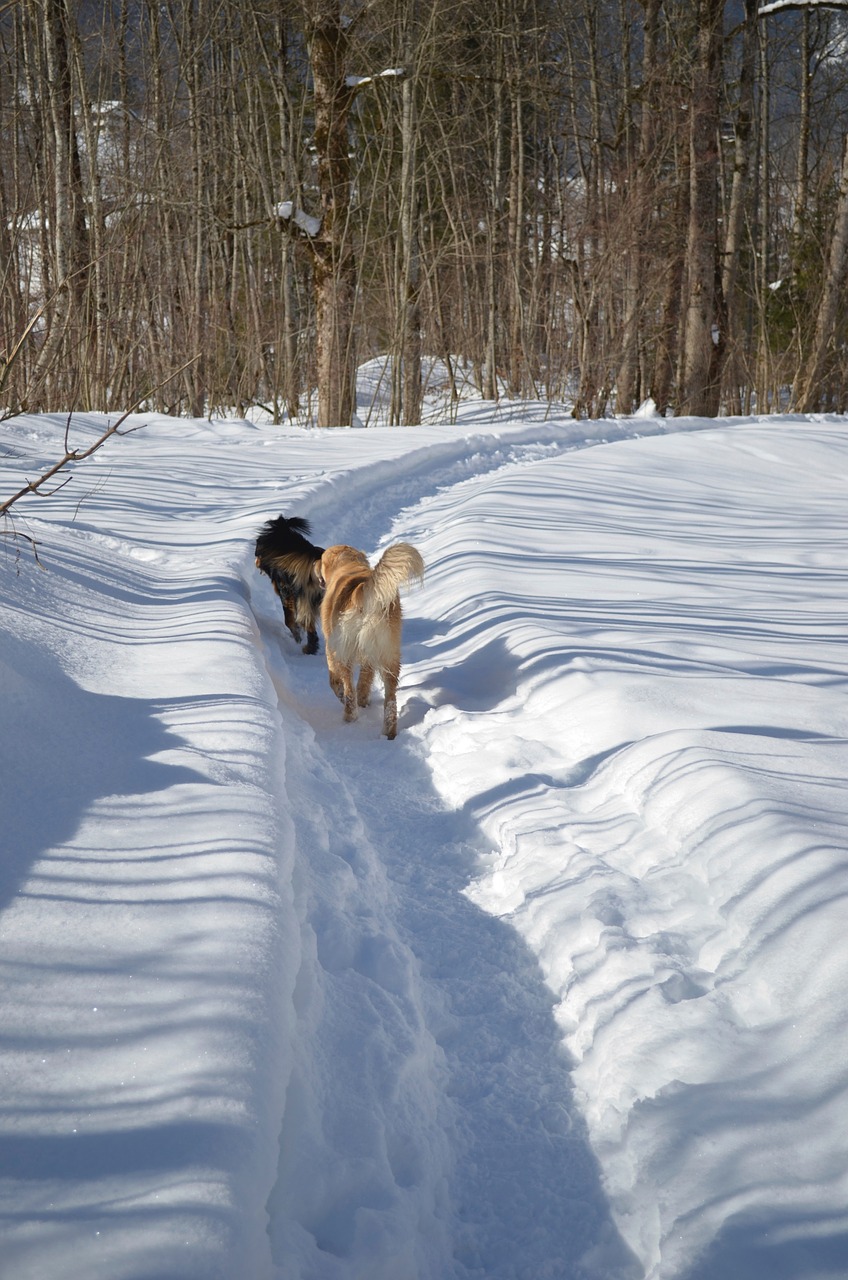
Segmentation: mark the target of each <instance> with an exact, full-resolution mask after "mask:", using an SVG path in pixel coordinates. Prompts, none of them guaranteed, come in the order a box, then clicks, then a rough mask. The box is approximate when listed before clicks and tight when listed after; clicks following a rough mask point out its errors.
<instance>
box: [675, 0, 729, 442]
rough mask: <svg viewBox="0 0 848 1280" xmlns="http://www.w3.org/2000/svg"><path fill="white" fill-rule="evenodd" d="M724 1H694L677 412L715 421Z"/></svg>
mask: <svg viewBox="0 0 848 1280" xmlns="http://www.w3.org/2000/svg"><path fill="white" fill-rule="evenodd" d="M723 17H724V0H699V4H698V36H697V46H696V51H695V64H694V68H693V75H692V96H691V112H692V132H691V136H690V152H691V170H690V190H691V195H690V207H689V235H688V241H687V249H686V265H687V291H688V306H687V310H686V330H685V339H684V348H683V377H682V400H681V406H680V407H681V410H682V412H683V413H686V414H693V415H696V416H701V417H715V415H716V414H717V413H718V408H719V391H720V384H719V377H718V374H719V368H720V364H721V344H722V342H723V335H722V334H721V333H718V332H716V328H717V322H718V316H719V297H718V293H719V290H720V287H721V284H720V276H719V274H718V271H717V249H718V245H717V238H718V174H719V151H718V131H719V101H720V87H721V38H722V19H723Z"/></svg>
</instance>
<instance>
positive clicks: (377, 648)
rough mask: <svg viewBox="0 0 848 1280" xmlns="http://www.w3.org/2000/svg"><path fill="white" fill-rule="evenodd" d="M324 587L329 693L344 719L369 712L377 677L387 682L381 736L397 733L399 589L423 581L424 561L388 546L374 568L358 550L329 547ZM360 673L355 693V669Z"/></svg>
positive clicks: (404, 546)
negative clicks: (366, 709) (363, 710)
mask: <svg viewBox="0 0 848 1280" xmlns="http://www.w3.org/2000/svg"><path fill="white" fill-rule="evenodd" d="M316 570H317V576H318V580H319V582H321V583H322V584H323V585H324V587H325V593H324V599H323V601H322V604H321V627H322V629H323V631H324V647H325V649H326V652H327V667H328V669H329V673H330V688H331V689H332V690H333V692H334V693H335V695H336V697H337V698H339V699H340V701H341V702H343V703H344V718H345V720H355V719H356V715H357V708H358V707H366V706H367V705H368V699H369V696H370V694H371V685H372V684H373V681H374V673H375V672H377V671H379V673H380V677H381V679H382V681H383V690H384V702H383V733H384V734H385V735H386V737H387V738H394V737H395V735H396V734H397V686H398V679H399V677H400V641H401V626H402V615H401V607H400V594H399V593H400V588H401V587H402V586H403V585H404V584H405V583H407V582H410V581H411V580H412V579H413V578H418V579H421V578H422V577H423V576H424V561H423V560H422V559H421V556H420V554H419V552H418V551H416V549H415V547H412V546H410V545H409V543H408V542H395V543H393V545H392V546H390V547H387V548H386V550H385V551H384V552H383V555H382V557H381V559H380V561H379V563H378V564H376V565H375V566H374V568H373V569H372V568H371V566H370V565H369V563H368V558H367V557H366V556H365V555H364V554H363V552H361V551H357V550H356V549H355V548H354V547H347V546H342V545H339V546H335V547H328V548H327V550H326V551H325V552H324V554H323V556H322V557H321V560H320V562H319V564H318V565H316ZM356 667H359V668H360V671H359V679H358V681H357V683H356V689H355V690H354V685H353V679H354V674H353V673H354V669H355V668H356Z"/></svg>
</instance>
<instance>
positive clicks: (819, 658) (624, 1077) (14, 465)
mask: <svg viewBox="0 0 848 1280" xmlns="http://www.w3.org/2000/svg"><path fill="white" fill-rule="evenodd" d="M132 421H133V425H139V426H141V429H140V430H138V431H134V432H133V433H131V434H129V435H127V436H124V437H123V438H122V439H119V440H113V441H112V442H111V443H110V444H109V445H108V446H107V447H106V448H105V449H103V450H102V451H101V452H99V453H98V454H96V455H95V456H94V457H92V458H91V459H90V460H89V461H88V462H86V463H85V464H83V465H81V466H80V467H79V468H78V470H77V471H76V472H75V473H74V477H73V479H72V481H71V483H70V484H69V485H67V486H66V487H65V488H63V489H61V490H60V491H59V492H57V493H56V494H55V495H54V496H52V497H50V498H45V499H29V500H28V501H27V502H25V503H21V504H19V505H18V506H17V507H16V508H15V511H16V513H17V514H16V519H15V528H16V529H17V531H18V532H19V533H27V534H30V535H32V536H34V537H35V538H36V539H37V541H38V544H39V556H40V559H41V561H42V563H43V565H44V568H43V569H42V568H40V567H39V566H38V565H37V564H36V563H35V561H34V559H33V556H32V553H31V548H30V546H29V544H28V543H27V542H26V541H24V540H21V539H19V540H17V541H15V540H14V539H13V538H12V537H11V536H8V535H9V534H11V532H12V528H11V526H10V525H9V524H8V523H7V526H6V531H7V536H6V537H5V538H4V539H3V541H2V544H0V592H2V613H0V680H1V681H2V684H1V685H0V688H1V689H2V693H0V796H2V816H3V825H2V830H3V857H2V861H1V862H0V973H2V989H1V990H0V1001H2V1008H1V1009H0V1070H2V1077H1V1078H2V1095H0V1096H1V1097H2V1102H1V1103H0V1106H1V1107H2V1118H0V1178H2V1181H0V1275H2V1280H471V1278H472V1277H473V1278H483V1280H507V1278H510V1280H511V1278H515V1280H518V1278H521V1280H641V1278H642V1277H650V1278H651V1280H765V1278H767V1280H824V1278H825V1277H828V1278H830V1280H833V1278H834V1277H843V1278H844V1277H845V1276H846V1275H848V1141H846V1133H848V943H846V941H845V935H846V926H845V909H846V903H845V898H846V894H848V858H846V849H848V831H846V825H848V801H846V779H848V748H847V747H846V742H847V741H848V700H846V678H848V656H846V648H845V637H846V632H848V570H846V565H848V523H846V474H848V423H846V422H845V421H844V420H842V419H832V420H818V419H788V418H785V419H774V418H770V419H763V420H744V421H743V420H734V421H731V422H706V421H687V420H680V421H674V422H661V421H659V420H656V419H652V418H649V417H644V418H634V419H630V420H626V421H617V422H602V423H591V424H590V423H578V422H574V421H572V419H571V418H569V417H568V416H567V415H566V414H565V413H564V412H563V413H562V414H561V415H556V414H551V413H550V412H549V411H547V410H545V409H544V408H543V407H542V406H532V405H528V406H521V407H520V408H517V407H512V408H511V409H508V408H501V409H500V410H499V411H497V412H495V413H494V414H492V412H491V411H489V412H486V411H485V410H484V408H483V407H482V406H479V405H477V406H475V405H473V404H466V405H463V406H462V409H461V412H460V414H459V417H458V420H457V421H456V422H455V423H443V424H438V423H434V424H433V425H429V426H423V427H420V428H414V429H403V430H401V429H394V430H392V429H388V428H374V429H369V430H367V431H358V430H350V431H333V432H319V431H310V430H301V429H297V428H294V427H288V428H285V429H281V428H278V427H272V426H265V425H256V424H251V423H247V422H233V421H215V422H212V423H208V422H203V421H197V422H186V421H177V420H173V419H165V418H157V417H146V418H135V419H133V420H132ZM103 422H104V419H102V418H95V417H79V418H77V419H75V420H74V421H73V423H72V428H71V431H72V443H79V444H81V443H83V442H86V441H90V440H91V439H93V438H94V437H95V436H96V434H97V433H98V431H99V430H100V429H102V425H103ZM142 424H143V425H142ZM64 430H65V419H64V418H63V417H58V416H56V417H49V416H40V417H23V418H18V419H14V420H11V421H8V422H5V423H3V424H0V498H3V497H5V496H7V495H8V494H9V493H11V492H12V491H13V489H14V488H17V486H18V484H19V483H20V482H21V479H22V477H28V478H32V477H33V476H34V475H36V474H37V473H39V471H40V470H41V469H42V467H43V466H45V465H47V464H48V463H49V462H52V461H53V460H54V459H55V458H56V457H57V456H59V455H60V453H61V451H62V446H63V437H64ZM280 512H283V513H285V514H296V515H305V516H307V517H308V518H309V519H310V520H311V522H312V530H313V537H314V540H315V541H316V542H318V543H321V544H323V545H329V544H330V543H332V542H337V541H344V542H350V543H353V544H355V545H357V546H359V547H361V548H363V549H364V550H366V551H367V552H368V553H369V554H370V555H372V556H374V555H376V554H378V553H379V552H380V551H381V549H382V548H383V547H384V546H386V545H387V544H388V543H389V542H391V541H394V540H396V539H399V538H403V539H405V540H408V541H411V542H413V543H414V544H415V545H416V546H418V548H419V549H420V550H421V552H422V554H423V556H424V558H425V561H426V563H427V575H426V578H425V582H424V586H423V588H420V589H417V590H413V591H410V592H409V593H408V594H407V595H406V596H405V601H404V608H405V615H406V623H405V633H404V672H403V675H402V681H401V691H400V707H401V713H400V725H401V730H400V733H399V735H398V738H397V740H396V741H395V742H391V743H390V742H387V741H386V740H385V739H383V738H381V737H380V708H379V697H378V698H377V699H376V701H375V705H374V706H372V707H371V708H369V710H368V711H366V712H364V713H363V714H362V716H361V718H360V719H359V720H358V721H357V722H356V723H355V724H353V725H344V724H342V720H341V708H340V706H339V704H338V702H337V701H336V700H335V698H334V697H333V696H332V694H331V692H330V689H329V687H328V685H327V680H326V668H325V665H324V659H323V653H322V655H320V656H319V657H317V658H314V657H306V656H304V655H303V654H302V653H301V652H300V651H299V649H298V647H297V646H296V645H295V644H294V642H293V641H292V640H291V638H290V637H289V636H288V634H287V633H286V632H285V631H284V629H283V626H282V614H281V611H280V609H279V604H278V602H277V600H276V597H275V596H274V595H273V593H272V591H271V587H270V584H269V583H268V580H267V579H266V578H264V577H263V576H262V575H260V574H259V573H257V571H256V570H255V568H254V565H253V557H252V544H253V539H254V536H255V533H256V530H257V528H258V527H259V525H260V524H261V523H262V522H263V521H264V520H266V519H267V518H268V517H270V516H273V515H276V514H278V513H280ZM322 648H323V646H322Z"/></svg>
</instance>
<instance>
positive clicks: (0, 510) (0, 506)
mask: <svg viewBox="0 0 848 1280" xmlns="http://www.w3.org/2000/svg"><path fill="white" fill-rule="evenodd" d="M199 359H200V352H198V353H197V355H194V356H192V358H191V359H190V360H186V361H185V363H184V364H182V365H180V367H179V369H175V370H174V372H173V373H171V374H169V375H168V377H167V378H163V379H162V381H161V382H160V383H159V384H158V385H157V386H155V387H153V388H151V390H150V391H147V392H145V393H144V395H142V396H139V398H138V399H137V400H136V401H135V403H134V404H132V405H131V406H130V408H129V409H127V410H126V411H125V412H124V413H122V414H121V416H120V417H119V418H117V419H116V420H115V422H113V423H112V424H111V425H110V426H108V427H107V428H106V429H105V430H104V431H102V432H101V434H100V435H99V436H98V437H97V439H96V440H95V441H94V442H93V443H92V444H90V445H89V446H88V447H87V448H85V449H72V448H71V447H70V439H69V435H70V429H71V422H72V418H73V413H69V414H68V421H67V423H66V425H65V452H64V454H63V456H62V457H61V458H59V459H58V461H56V462H54V464H53V466H52V467H48V468H47V470H46V471H45V472H43V473H42V474H41V475H40V476H39V477H38V479H37V480H29V481H27V483H26V484H25V485H24V486H23V487H22V488H21V489H19V490H18V491H17V493H13V494H12V496H11V497H9V498H7V499H6V500H5V502H0V516H4V517H5V516H6V515H7V514H8V512H9V510H10V508H11V507H13V506H14V505H15V503H16V502H19V501H20V500H21V498H25V497H27V495H28V494H37V495H38V496H40V497H50V496H51V495H52V494H54V493H58V491H59V489H62V488H64V486H65V485H66V484H68V483H69V481H70V480H71V479H72V477H71V476H67V477H66V478H65V479H64V480H63V481H62V483H61V484H59V485H57V486H56V488H55V489H49V490H45V488H44V487H45V485H47V484H48V483H49V482H50V481H51V480H52V479H53V477H54V476H57V475H59V473H60V472H62V471H64V469H65V468H66V467H67V466H68V464H69V463H72V462H82V461H83V460H84V459H85V458H90V457H91V455H92V454H93V453H96V452H97V450H98V449H102V447H103V445H104V444H105V443H106V441H107V440H111V438H112V436H116V435H128V434H129V431H134V430H137V428H136V427H131V428H130V429H129V431H121V427H122V426H123V425H124V423H125V422H126V420H127V418H129V417H130V415H131V414H132V413H134V412H135V410H136V409H137V408H138V406H139V405H140V404H141V403H142V401H144V400H146V399H147V398H148V397H149V396H151V395H153V394H154V393H155V392H156V391H158V390H159V389H160V387H163V386H165V384H166V383H168V382H171V381H172V380H173V379H174V378H176V377H179V375H180V374H181V373H183V372H184V370H185V369H187V368H188V367H189V366H190V365H192V364H194V363H195V361H197V360H199ZM12 533H13V534H14V531H12ZM9 534H10V531H9V530H3V531H2V535H3V536H5V537H8V536H9ZM14 536H18V535H17V534H14ZM21 536H25V535H21ZM30 541H31V539H30Z"/></svg>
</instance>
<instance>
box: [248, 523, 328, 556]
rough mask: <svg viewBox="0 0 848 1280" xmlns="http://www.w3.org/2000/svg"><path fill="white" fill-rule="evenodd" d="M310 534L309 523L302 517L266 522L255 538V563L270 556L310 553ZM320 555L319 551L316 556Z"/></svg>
mask: <svg viewBox="0 0 848 1280" xmlns="http://www.w3.org/2000/svg"><path fill="white" fill-rule="evenodd" d="M310 532H311V529H310V526H309V521H308V520H306V519H305V518H304V517H303V516H289V517H286V516H276V517H275V518H274V519H273V520H268V521H266V523H265V524H263V526H262V528H261V529H260V530H259V533H258V534H257V537H256V550H255V555H256V559H257V561H260V560H261V561H263V562H264V561H265V560H267V559H268V558H269V557H270V556H274V555H281V554H282V555H286V554H289V553H291V552H294V551H301V552H308V551H310V550H311V543H310V542H309V540H308V535H309V533H310ZM320 554H321V552H320V551H319V552H318V555H319V556H320ZM260 567H264V565H262V566H260Z"/></svg>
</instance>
